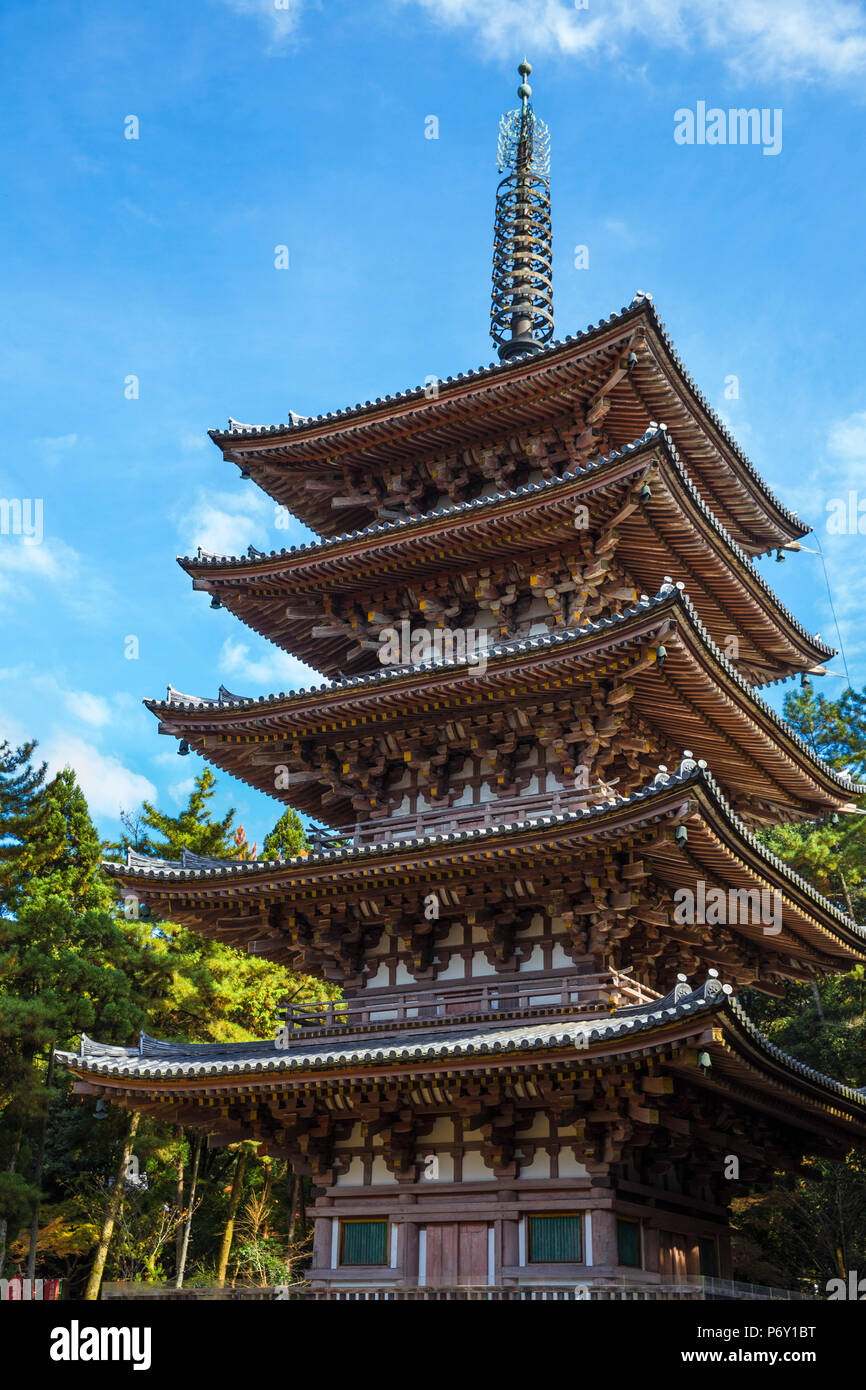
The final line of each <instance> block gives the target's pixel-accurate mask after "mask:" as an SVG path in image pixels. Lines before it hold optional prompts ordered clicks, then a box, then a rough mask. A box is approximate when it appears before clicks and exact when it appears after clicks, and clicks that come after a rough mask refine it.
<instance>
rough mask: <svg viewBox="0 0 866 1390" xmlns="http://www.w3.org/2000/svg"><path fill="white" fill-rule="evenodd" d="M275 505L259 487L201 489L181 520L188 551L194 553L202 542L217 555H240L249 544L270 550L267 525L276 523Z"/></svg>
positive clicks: (180, 523)
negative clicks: (239, 489) (212, 490)
mask: <svg viewBox="0 0 866 1390" xmlns="http://www.w3.org/2000/svg"><path fill="white" fill-rule="evenodd" d="M274 506H275V504H274V503H273V502H272V501H271V500H270V499H269V498H268V497H266V496H265V495H264V493H262V492H259V491H258V489H256V490H255V491H248V492H242V491H238V492H210V491H208V492H205V490H204V489H203V488H200V489H199V492H198V496H197V498H196V501H195V502H194V503H193V506H192V508H191V509H190V510H189V511H188V512H186V513H184V515H183V516H182V517H180V519H179V521H178V528H179V530H180V534H181V537H182V544H183V545H185V546H186V554H188V555H194V554H195V551H196V547H197V546H199V545H200V546H201V547H202V549H203V550H209V551H211V552H213V553H214V554H216V555H240V554H243V553H245V551H246V548H247V546H248V545H254V546H255V547H256V549H257V550H268V549H271V547H272V544H273V542H272V541H271V540H270V537H269V534H268V530H267V528H268V526H269V525H270V524H271V523H272V522H273V517H274Z"/></svg>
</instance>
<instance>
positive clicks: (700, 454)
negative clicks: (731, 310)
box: [210, 299, 808, 553]
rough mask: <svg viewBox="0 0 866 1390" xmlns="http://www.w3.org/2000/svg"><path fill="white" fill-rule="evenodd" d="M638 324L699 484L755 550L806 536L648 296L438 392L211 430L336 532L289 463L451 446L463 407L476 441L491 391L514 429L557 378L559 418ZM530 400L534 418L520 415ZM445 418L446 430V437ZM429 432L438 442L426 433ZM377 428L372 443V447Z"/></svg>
mask: <svg viewBox="0 0 866 1390" xmlns="http://www.w3.org/2000/svg"><path fill="white" fill-rule="evenodd" d="M636 330H641V331H643V332H644V333H646V334H647V335H648V340H649V342H650V343H651V344H654V345H656V346H657V349H658V360H656V358H655V357H653V365H652V366H649V365H644V364H639V366H638V368H636V371H637V374H638V377H639V378H640V400H641V402H643V401H644V400H646V401H648V402H649V411H650V414H651V415H655V418H656V419H661V418H664V419H668V420H669V423H670V426H671V430H672V433H673V434H674V435H675V437H678V439H679V442H680V447H681V448H682V449H683V450H684V452H686V453H687V454H688V456H689V460H690V464H691V466H692V468H693V470H694V473H695V476H696V481H697V482H698V486H699V487H700V490H701V492H702V493H703V494H704V496H705V497H706V498H707V500H708V501H709V502H710V505H711V507H712V509H713V510H714V511H716V512H717V514H719V515H725V516H727V518H728V523H729V526H730V528H731V529H732V530H735V531H737V532H738V539H739V540H740V541H741V542H742V543H743V544H744V545H745V546H746V547H747V548H748V549H749V550H750V551H751V552H752V553H756V552H760V551H762V550H763V551H765V550H769V549H772V548H773V546H776V545H779V544H784V543H785V541H786V540H790V539H792V538H794V537H797V536H802V535H805V534H806V531H807V530H808V527H806V526H804V525H803V523H802V522H800V521H799V519H798V518H797V517H796V516H795V514H794V513H793V512H791V511H789V510H788V509H787V508H785V507H784V506H783V505H782V503H781V502H779V500H778V499H777V498H776V497H775V496H774V495H773V493H772V492H771V491H770V490H769V488H768V487H767V485H766V483H764V481H763V480H762V479H761V477H760V476H759V474H758V472H757V470H756V469H755V467H754V465H753V464H752V463H751V462H750V460H749V459H748V458H747V457H746V456H745V455H744V454H743V453H742V451H741V450H740V448H739V447H738V445H737V444H736V442H735V441H734V440H733V438H732V436H731V435H730V434H729V432H728V430H727V427H726V426H725V425H724V423H723V422H722V421H721V419H720V418H719V417H718V416H717V415H716V413H715V412H714V411H713V409H712V407H711V406H710V405H709V402H708V401H707V400H706V398H705V397H704V396H703V395H702V394H701V393H700V392H699V391H698V390H697V388H696V386H695V384H694V382H693V381H692V379H691V377H690V376H689V375H688V373H687V372H686V371H685V369H684V368H683V365H682V363H681V362H680V359H679V357H678V356H677V354H676V352H675V350H674V348H673V345H672V343H671V342H670V339H669V338H668V336H667V333H666V331H665V328H664V325H663V324H662V323H661V321H660V320H659V317H658V314H657V312H656V310H655V308H654V306H653V305H652V304H651V303H649V301H648V300H646V299H635V300H634V301H633V302H632V304H631V305H630V306H629V307H627V308H624V309H622V310H621V311H620V312H619V313H618V314H612V315H611V316H610V317H609V318H608V319H606V320H604V319H603V320H601V322H600V323H599V324H598V325H597V326H590V327H589V328H587V329H586V330H584V332H582V333H578V334H575V335H569V336H568V337H566V338H564V339H562V340H559V341H556V342H553V343H550V344H549V345H548V346H547V347H545V348H543V349H542V350H541V351H540V352H538V353H536V354H535V355H534V356H532V357H529V358H527V357H518V358H516V359H513V360H512V361H510V362H509V363H507V364H502V363H491V364H490V365H489V366H487V367H480V368H478V369H477V370H474V371H469V372H462V373H459V374H458V375H457V376H456V377H448V378H446V379H444V380H441V381H439V383H438V387H437V393H436V394H435V396H434V397H432V398H431V396H430V393H429V387H424V386H419V387H415V388H413V389H410V390H407V391H403V392H398V393H397V394H396V395H394V396H386V397H384V398H379V399H377V400H375V401H368V402H365V403H364V404H358V405H356V406H352V407H350V408H348V409H345V410H339V411H334V412H330V413H328V414H325V415H319V416H314V417H304V418H302V417H299V416H297V417H296V416H293V418H292V420H291V421H289V422H285V423H282V424H278V425H268V426H244V427H237V426H236V427H233V428H230V429H228V430H211V431H210V435H211V438H212V439H213V440H214V442H215V443H216V444H217V445H218V446H219V447H220V448H221V449H222V450H223V452H224V454H225V455H226V457H230V458H233V459H234V460H235V461H236V462H239V463H241V464H242V465H243V466H244V467H246V468H248V469H250V470H251V471H252V475H253V476H254V477H255V478H256V481H257V482H258V483H259V485H260V486H261V487H262V488H263V489H264V490H265V491H266V492H269V493H270V495H271V496H273V497H275V498H276V499H277V500H279V501H285V502H286V503H287V504H288V505H289V506H290V509H291V510H292V511H294V512H295V513H296V515H298V516H300V517H301V519H302V520H304V521H306V522H307V524H309V525H311V526H312V527H313V529H314V530H317V531H320V532H326V533H327V532H331V531H332V529H333V528H332V525H331V521H332V518H331V517H330V515H329V513H327V512H325V511H323V510H322V509H321V508H317V507H316V506H315V505H313V504H311V502H310V498H309V494H307V495H306V498H305V497H304V495H303V493H301V492H300V491H299V490H296V495H292V496H289V495H288V493H287V492H286V486H287V485H288V487H289V491H291V484H290V481H289V475H288V474H286V473H285V461H286V460H288V459H290V460H291V461H292V463H297V464H298V465H299V466H303V467H305V468H306V469H309V466H310V464H311V463H312V464H314V465H316V460H317V459H318V465H317V466H319V467H321V466H323V465H324V464H327V466H328V467H329V468H331V469H332V470H333V467H335V466H339V464H340V463H341V455H340V447H338V445H339V446H342V444H343V443H345V445H346V453H345V461H346V462H347V463H350V462H352V460H353V458H354V460H355V461H357V456H358V451H359V449H363V450H366V449H369V450H370V451H371V453H370V458H369V459H368V460H367V463H368V464H369V463H372V462H373V461H374V452H373V451H375V450H376V449H377V447H378V446H379V444H380V442H381V441H382V440H383V439H385V438H386V436H387V435H388V433H389V431H390V432H391V433H392V434H394V435H395V436H396V435H397V434H400V435H401V439H402V443H401V449H402V452H403V455H404V456H405V453H406V451H407V445H408V446H409V447H410V448H411V450H412V451H413V452H415V453H418V452H419V451H420V450H422V449H424V448H427V449H428V452H430V451H435V450H438V451H439V452H442V450H443V446H444V442H445V440H446V439H447V438H448V437H450V438H452V439H454V438H455V436H454V434H453V428H452V427H451V426H448V428H446V427H445V423H444V422H445V421H448V420H451V418H452V416H453V413H454V411H455V410H457V411H459V412H460V413H461V416H462V417H464V418H462V434H463V435H464V437H465V436H466V435H467V432H468V431H470V430H473V429H474V428H475V417H476V414H477V412H476V411H475V410H474V408H473V409H469V408H468V407H467V400H471V401H472V402H474V401H475V398H476V397H478V396H479V395H484V396H485V397H486V396H488V395H490V393H491V392H492V393H493V397H492V398H491V399H493V398H495V399H493V404H492V406H491V409H492V410H493V412H494V414H495V415H496V417H497V419H498V418H499V416H501V422H500V423H501V424H502V428H503V429H504V428H505V424H506V423H507V421H508V420H509V419H511V420H512V421H513V422H517V421H518V420H519V419H523V420H524V422H528V421H529V420H530V419H531V418H536V419H540V418H541V415H542V414H543V411H541V410H540V407H539V406H538V403H537V401H536V402H533V403H532V407H531V408H530V406H529V405H528V404H527V403H528V402H529V401H530V400H531V397H532V395H533V392H537V390H538V388H540V387H541V386H542V385H545V395H546V406H545V408H546V410H547V413H548V414H549V415H551V414H552V413H553V411H554V409H555V408H557V406H558V408H559V412H560V414H562V413H563V412H564V411H567V409H568V400H567V399H566V398H565V395H564V394H563V395H561V392H560V390H554V389H553V386H552V383H559V384H560V386H561V387H562V389H563V390H564V389H565V388H564V387H563V386H562V383H563V382H564V380H565V377H566V376H569V373H571V376H570V377H569V380H570V382H571V387H572V388H573V385H574V382H573V369H574V368H577V367H580V368H581V369H582V370H583V375H584V376H585V374H586V373H585V368H586V367H587V365H589V366H591V367H592V366H595V367H597V368H598V369H599V370H601V371H602V372H604V368H605V355H606V354H607V355H610V353H611V352H612V351H613V350H614V348H616V349H617V350H618V351H619V352H620V353H621V351H622V348H621V340H622V339H623V338H624V336H625V335H626V334H627V333H631V334H633V333H634V332H635V331H636ZM618 345H619V346H618ZM650 355H651V356H652V354H650ZM608 365H609V364H608ZM644 377H646V378H647V379H646V380H644ZM650 377H651V378H652V380H650V379H649V378H650ZM548 378H550V382H549V383H548ZM599 384H603V376H602V381H601V382H600V383H599ZM651 397H652V399H651V400H650V398H651ZM521 401H522V402H523V405H522V407H521V408H522V409H524V416H523V417H519V416H515V415H514V410H515V409H516V408H517V403H519V402H521ZM509 409H511V411H512V414H511V416H509V414H508V412H509ZM628 415H629V419H628V422H627V423H625V422H624V428H625V429H626V430H627V432H626V434H625V435H624V437H622V438H621V439H620V440H617V441H616V442H618V443H625V442H626V440H627V439H628V438H633V437H634V436H635V434H637V433H640V431H641V430H642V429H643V428H645V427H646V425H647V424H648V422H649V421H648V416H647V407H645V406H644V405H643V404H641V405H640V406H638V405H637V402H633V404H632V406H631V408H630V409H629V411H628ZM641 416H642V418H640V417H641ZM632 417H634V418H633V419H632ZM675 417H676V418H675ZM484 419H485V421H486V423H484V424H483V429H484V431H486V434H487V436H492V435H494V434H495V432H496V429H497V428H499V425H498V424H497V425H494V424H493V423H492V422H491V418H490V414H489V412H485V416H484ZM409 420H411V423H412V426H413V429H412V431H411V433H409V434H407V433H406V429H405V426H406V424H407V421H409ZM440 424H441V425H442V429H441V430H439V433H438V434H437V433H436V430H437V429H439V425H440ZM634 426H637V428H634ZM428 428H429V430H430V437H429V440H427V439H421V435H422V434H423V433H425V432H426V431H427V430H428ZM500 432H501V430H500ZM368 435H369V441H368V442H367V443H365V442H364V441H365V440H367V436H368ZM284 494H285V495H284ZM359 519H360V514H359Z"/></svg>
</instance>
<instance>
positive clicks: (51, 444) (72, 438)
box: [33, 434, 78, 454]
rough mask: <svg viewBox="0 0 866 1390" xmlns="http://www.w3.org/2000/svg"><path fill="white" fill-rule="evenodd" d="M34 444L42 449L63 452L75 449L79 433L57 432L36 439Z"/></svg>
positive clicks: (55, 452)
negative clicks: (50, 435) (51, 435)
mask: <svg viewBox="0 0 866 1390" xmlns="http://www.w3.org/2000/svg"><path fill="white" fill-rule="evenodd" d="M33 443H34V444H36V445H37V446H38V448H40V449H48V450H49V452H50V453H53V454H58V453H63V452H65V450H67V449H74V448H75V445H76V444H77V443H78V435H77V434H56V435H54V436H53V438H52V437H48V438H46V439H34V441H33Z"/></svg>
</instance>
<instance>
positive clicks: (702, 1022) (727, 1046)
mask: <svg viewBox="0 0 866 1390" xmlns="http://www.w3.org/2000/svg"><path fill="white" fill-rule="evenodd" d="M708 1028H710V1029H712V1032H711V1034H708V1033H707V1029H708ZM689 1036H695V1037H696V1038H700V1039H701V1045H702V1046H705V1047H706V1048H707V1049H708V1051H709V1052H710V1055H711V1058H712V1061H713V1067H712V1072H711V1073H710V1080H712V1079H714V1077H715V1074H716V1072H717V1071H718V1072H719V1074H720V1075H723V1076H724V1077H725V1078H726V1079H728V1078H733V1079H735V1080H736V1081H737V1082H739V1084H740V1087H742V1083H743V1080H744V1079H745V1080H747V1082H748V1083H749V1085H750V1086H751V1087H755V1086H756V1085H759V1086H760V1085H761V1084H762V1083H763V1084H766V1083H773V1084H774V1085H775V1086H779V1085H781V1086H782V1087H784V1090H785V1092H786V1093H787V1094H788V1096H789V1098H790V1101H791V1102H793V1103H794V1105H796V1108H797V1110H802V1111H803V1112H808V1111H809V1110H811V1111H812V1112H813V1113H814V1111H815V1110H816V1109H818V1110H820V1111H821V1112H823V1113H824V1114H825V1115H827V1114H829V1115H830V1116H831V1117H832V1121H833V1123H834V1125H835V1126H838V1128H839V1129H840V1130H841V1131H843V1132H847V1133H848V1134H851V1133H859V1134H862V1133H864V1132H866V1094H864V1093H863V1091H860V1090H857V1089H855V1088H854V1087H851V1086H847V1085H845V1084H844V1083H843V1082H840V1081H836V1080H834V1079H833V1078H832V1077H828V1076H825V1075H823V1074H822V1073H821V1072H818V1071H816V1070H814V1069H813V1068H811V1067H807V1066H805V1065H804V1064H803V1063H801V1062H798V1061H796V1060H795V1059H794V1058H792V1057H790V1056H788V1055H787V1054H786V1053H784V1052H783V1051H782V1050H781V1049H780V1048H778V1047H776V1046H774V1045H773V1044H772V1043H770V1042H769V1041H768V1040H767V1039H766V1038H765V1037H764V1036H763V1034H762V1033H761V1032H760V1031H759V1030H758V1029H757V1028H756V1027H755V1026H754V1024H753V1023H751V1021H750V1020H749V1018H748V1017H747V1015H746V1014H745V1013H744V1011H743V1010H742V1008H741V1007H740V1006H739V1004H738V1003H737V1001H736V1000H735V999H733V998H731V997H730V987H729V986H723V985H720V983H719V981H718V980H717V979H714V978H712V976H711V977H710V978H709V979H708V980H707V981H706V982H705V983H704V984H703V985H701V986H699V987H698V988H696V989H692V988H690V987H689V986H688V985H687V984H686V985H683V984H678V985H677V986H676V988H675V989H674V990H672V991H671V992H670V994H668V995H666V996H665V998H663V999H659V1000H655V1001H653V1002H652V1003H651V1004H646V1005H640V1006H637V1007H635V1006H632V1007H630V1008H627V1009H623V1010H620V1011H618V1012H616V1013H614V1014H612V1015H610V1016H608V1017H606V1018H595V1019H586V1018H581V1019H575V1020H574V1021H573V1022H572V1021H565V1022H562V1021H560V1022H555V1023H539V1022H531V1023H524V1024H512V1025H510V1026H508V1027H502V1026H497V1025H496V1024H495V1023H493V1024H491V1025H478V1024H475V1025H470V1026H468V1027H467V1028H466V1029H465V1030H462V1029H459V1028H458V1029H454V1030H451V1031H447V1032H441V1031H437V1030H436V1029H435V1028H431V1029H430V1031H429V1032H423V1033H417V1032H413V1033H412V1034H411V1036H409V1037H406V1036H405V1035H403V1036H401V1035H400V1033H399V1032H395V1033H394V1034H392V1035H390V1036H389V1035H387V1034H386V1035H385V1036H378V1037H376V1038H375V1039H374V1040H371V1041H370V1042H369V1043H368V1044H364V1043H359V1042H358V1041H357V1040H356V1039H353V1040H351V1041H347V1042H346V1043H344V1044H341V1043H340V1042H339V1040H337V1039H327V1040H318V1041H315V1042H312V1041H311V1042H309V1043H308V1044H307V1045H304V1044H303V1043H300V1042H299V1043H295V1042H294V1040H292V1046H291V1047H290V1048H288V1049H286V1050H278V1049H277V1047H276V1046H275V1044H274V1042H273V1041H263V1042H248V1043H236V1044H225V1043H198V1044H196V1043H170V1042H163V1041H160V1040H158V1039H156V1038H151V1037H149V1036H148V1035H147V1034H145V1033H142V1034H141V1036H140V1039H139V1043H138V1046H137V1047H116V1046H109V1045H104V1044H100V1043H97V1042H94V1041H93V1040H92V1039H90V1038H88V1037H87V1036H86V1035H82V1038H81V1042H80V1045H79V1051H78V1053H72V1052H58V1053H57V1054H56V1055H57V1059H58V1061H59V1062H60V1063H61V1064H62V1065H64V1066H66V1067H68V1068H69V1069H70V1070H71V1071H73V1072H74V1073H75V1075H76V1076H77V1077H79V1078H80V1079H83V1080H84V1079H86V1080H87V1081H90V1082H91V1083H93V1084H95V1085H96V1086H97V1087H99V1086H100V1085H104V1086H105V1087H106V1093H108V1094H110V1093H111V1092H112V1091H113V1090H114V1089H115V1088H122V1087H123V1086H124V1085H129V1086H132V1087H133V1088H136V1089H138V1088H142V1089H145V1090H146V1089H148V1087H149V1086H152V1087H153V1090H154V1093H159V1092H163V1093H170V1092H171V1090H172V1086H173V1083H175V1082H177V1083H181V1084H183V1085H184V1086H189V1085H190V1083H202V1082H211V1083H212V1084H216V1085H218V1086H220V1087H222V1086H223V1085H227V1086H228V1087H229V1088H231V1087H232V1086H233V1085H240V1086H244V1087H249V1086H252V1087H253V1088H255V1087H256V1086H257V1085H258V1084H259V1083H263V1084H268V1085H271V1086H273V1085H277V1086H278V1087H279V1086H281V1085H282V1086H291V1085H293V1084H303V1083H304V1081H305V1079H306V1078H307V1077H309V1078H310V1080H313V1079H314V1078H315V1076H316V1075H321V1074H326V1075H331V1076H334V1075H335V1074H336V1075H338V1076H339V1075H340V1074H341V1073H350V1074H356V1075H357V1074H373V1075H375V1074H376V1073H377V1072H378V1071H384V1072H385V1073H392V1072H393V1071H395V1070H396V1071H399V1070H400V1069H401V1067H402V1068H405V1067H407V1066H409V1067H411V1069H412V1071H413V1073H418V1074H422V1073H423V1071H424V1069H425V1067H426V1066H429V1065H433V1066H435V1067H436V1068H437V1069H439V1070H443V1069H444V1070H448V1071H453V1070H455V1069H457V1068H466V1067H469V1068H474V1067H475V1066H479V1067H484V1066H485V1065H489V1064H491V1063H493V1064H497V1063H498V1064H502V1063H505V1062H508V1063H511V1064H520V1063H521V1062H525V1063H529V1064H536V1065H542V1066H543V1065H545V1064H546V1063H550V1062H553V1063H556V1062H557V1061H558V1060H559V1059H561V1058H567V1057H573V1056H574V1055H575V1054H577V1056H578V1057H579V1058H580V1060H581V1063H582V1064H583V1065H585V1066H593V1065H600V1066H604V1063H605V1061H606V1060H608V1059H610V1060H611V1061H615V1060H616V1059H617V1058H618V1057H621V1056H624V1055H628V1054H629V1053H633V1052H635V1051H640V1050H641V1049H642V1048H644V1047H646V1046H651V1045H653V1044H654V1043H658V1042H660V1041H664V1040H666V1039H671V1038H676V1037H679V1038H680V1039H683V1038H688V1037H689ZM695 1075H696V1076H699V1075H700V1073H695ZM136 1089H134V1090H133V1091H132V1092H131V1093H130V1094H131V1095H135V1093H136ZM185 1094H188V1093H186V1092H185ZM213 1119H214V1121H217V1120H218V1117H217V1116H216V1115H214V1116H213ZM790 1123H792V1124H796V1123H797V1114H796V1111H793V1110H792V1112H791V1115H790Z"/></svg>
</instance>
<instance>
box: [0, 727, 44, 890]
mask: <svg viewBox="0 0 866 1390" xmlns="http://www.w3.org/2000/svg"><path fill="white" fill-rule="evenodd" d="M35 748H36V744H35V742H32V741H31V742H30V743H24V744H21V745H20V747H18V748H12V746H11V745H10V744H9V743H8V742H7V741H6V740H5V739H4V741H3V742H2V743H0V916H4V917H5V916H6V915H7V913H9V912H11V911H14V909H15V908H16V907H17V904H18V901H19V898H20V893H21V888H22V884H23V882H24V881H25V880H26V877H27V874H28V861H29V858H30V855H31V852H32V851H31V846H32V845H34V844H35V843H36V841H37V838H38V835H39V832H40V819H41V805H40V801H39V793H40V792H41V790H42V787H43V784H44V782H45V771H46V767H45V763H43V764H42V765H41V767H38V768H34V767H33V765H32V762H33V753H34V750H35Z"/></svg>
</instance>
